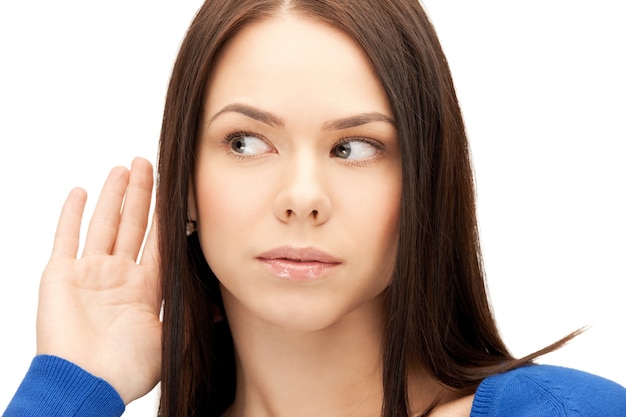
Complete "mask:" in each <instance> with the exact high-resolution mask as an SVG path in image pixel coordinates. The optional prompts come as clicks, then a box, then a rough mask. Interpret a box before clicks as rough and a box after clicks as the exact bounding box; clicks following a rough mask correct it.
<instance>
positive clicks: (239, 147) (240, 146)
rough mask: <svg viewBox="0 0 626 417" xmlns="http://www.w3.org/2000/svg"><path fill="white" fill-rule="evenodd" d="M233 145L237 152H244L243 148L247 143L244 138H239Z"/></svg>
mask: <svg viewBox="0 0 626 417" xmlns="http://www.w3.org/2000/svg"><path fill="white" fill-rule="evenodd" d="M232 147H233V149H234V150H235V151H237V152H242V151H243V149H244V148H245V144H244V141H243V139H237V140H234V141H233V144H232Z"/></svg>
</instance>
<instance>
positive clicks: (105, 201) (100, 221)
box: [83, 167, 129, 256]
mask: <svg viewBox="0 0 626 417" xmlns="http://www.w3.org/2000/svg"><path fill="white" fill-rule="evenodd" d="M128 176H129V172H128V169H126V168H124V167H116V168H113V169H112V170H111V172H110V173H109V177H108V178H107V180H106V181H105V183H104V186H103V187H102V192H101V193H100V197H98V202H97V203H96V208H95V209H94V212H93V217H92V218H91V221H90V222H89V229H88V230H87V238H86V240H85V250H84V251H83V256H90V255H108V254H110V253H111V250H112V249H113V245H114V243H115V238H116V236H117V229H118V227H119V222H120V210H121V208H122V202H123V201H124V195H125V194H126V187H127V186H128Z"/></svg>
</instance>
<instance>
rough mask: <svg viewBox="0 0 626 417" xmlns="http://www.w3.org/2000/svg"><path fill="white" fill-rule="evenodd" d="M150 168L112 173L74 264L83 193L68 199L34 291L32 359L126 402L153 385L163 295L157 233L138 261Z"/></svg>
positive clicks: (143, 165) (74, 193) (144, 163)
mask: <svg viewBox="0 0 626 417" xmlns="http://www.w3.org/2000/svg"><path fill="white" fill-rule="evenodd" d="M151 193H152V168H151V166H150V164H149V163H148V162H147V161H143V160H136V161H134V163H133V167H132V169H131V171H130V173H129V172H128V170H125V169H122V168H116V169H114V170H112V171H111V174H110V175H109V178H108V179H107V181H106V183H105V185H104V188H103V190H102V194H101V196H100V198H99V200H98V203H97V205H96V209H95V211H94V215H93V218H92V220H91V222H90V226H89V231H88V233H87V238H86V242H85V248H84V252H83V255H82V257H81V258H77V257H76V254H77V250H78V242H79V229H80V221H81V219H82V211H83V208H84V205H85V198H86V194H85V193H84V191H82V190H80V189H75V190H73V191H72V193H71V194H70V196H69V197H68V199H67V201H66V203H65V205H64V207H63V211H62V213H61V217H60V219H59V225H58V228H57V233H56V237H55V243H54V249H53V252H52V257H51V259H50V262H49V263H48V265H47V267H46V269H45V271H44V274H43V277H42V280H41V285H40V292H39V308H38V313H37V353H38V354H50V355H56V356H60V357H63V358H65V359H67V360H69V361H71V362H73V363H75V364H77V365H78V366H80V367H82V368H83V369H85V370H87V371H88V372H90V373H92V374H94V375H96V376H98V377H101V378H103V379H104V380H106V381H107V382H109V383H110V384H111V385H112V386H113V387H114V388H115V389H116V390H117V391H118V393H119V394H120V395H121V397H122V399H123V400H124V402H125V403H129V402H130V401H132V400H133V399H136V398H138V397H140V396H142V395H144V394H145V393H147V392H148V391H149V390H150V389H151V388H152V387H154V385H155V384H156V383H157V382H158V378H159V373H160V362H161V322H160V320H159V312H160V308H161V296H160V292H159V289H158V262H157V254H156V253H157V252H156V245H155V240H156V239H155V234H156V233H155V231H154V229H153V230H151V231H150V233H149V236H148V239H147V241H146V244H145V247H144V250H143V254H142V258H141V261H140V262H139V263H137V261H136V259H137V256H138V254H139V251H140V249H141V246H142V242H143V239H144V235H145V231H146V226H147V221H148V220H147V219H148V213H149V208H150V197H151Z"/></svg>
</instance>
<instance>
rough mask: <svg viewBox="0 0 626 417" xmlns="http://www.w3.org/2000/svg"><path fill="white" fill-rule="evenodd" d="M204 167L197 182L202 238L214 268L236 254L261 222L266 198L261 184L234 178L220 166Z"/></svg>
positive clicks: (196, 195) (198, 174)
mask: <svg viewBox="0 0 626 417" xmlns="http://www.w3.org/2000/svg"><path fill="white" fill-rule="evenodd" d="M205 166H206V168H204V167H202V166H201V167H200V169H198V171H197V175H196V179H195V184H196V186H195V197H196V208H197V213H198V234H199V238H200V243H201V245H202V249H203V251H204V254H205V256H206V258H207V261H209V264H211V260H212V259H215V258H217V257H223V256H227V255H228V254H229V253H232V252H233V248H236V247H237V246H238V245H240V244H238V242H241V240H242V238H243V237H245V236H246V234H248V233H251V232H252V231H253V229H254V227H255V225H258V223H259V222H260V212H261V211H262V209H261V207H262V206H263V203H262V195H263V193H264V191H263V190H262V189H261V187H260V186H259V184H258V183H255V181H250V179H249V178H245V179H242V178H240V177H238V176H237V175H232V174H233V173H231V172H229V171H228V170H226V169H223V167H222V168H220V166H219V165H218V164H214V166H211V164H206V165H205Z"/></svg>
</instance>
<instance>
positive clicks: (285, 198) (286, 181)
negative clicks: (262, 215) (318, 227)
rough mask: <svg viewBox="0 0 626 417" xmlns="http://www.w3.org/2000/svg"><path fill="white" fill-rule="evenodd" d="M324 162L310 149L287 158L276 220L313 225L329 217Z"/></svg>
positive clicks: (277, 202) (277, 200)
mask: <svg viewBox="0 0 626 417" xmlns="http://www.w3.org/2000/svg"><path fill="white" fill-rule="evenodd" d="M323 162H324V161H323V160H322V158H319V157H316V154H315V152H314V150H313V149H308V148H306V147H305V148H300V149H298V150H297V151H296V152H294V153H293V155H292V157H291V158H286V161H285V164H284V170H283V172H281V176H282V181H281V188H280V190H279V192H278V195H277V198H276V214H277V217H279V218H280V219H281V220H283V221H295V220H305V219H309V220H312V221H314V222H316V223H320V222H323V221H325V220H326V219H327V218H328V215H329V214H330V198H329V195H328V190H327V184H326V181H325V177H326V175H325V168H324V166H323Z"/></svg>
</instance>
